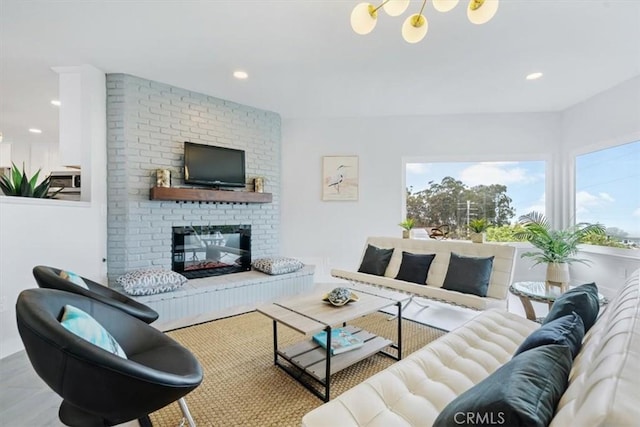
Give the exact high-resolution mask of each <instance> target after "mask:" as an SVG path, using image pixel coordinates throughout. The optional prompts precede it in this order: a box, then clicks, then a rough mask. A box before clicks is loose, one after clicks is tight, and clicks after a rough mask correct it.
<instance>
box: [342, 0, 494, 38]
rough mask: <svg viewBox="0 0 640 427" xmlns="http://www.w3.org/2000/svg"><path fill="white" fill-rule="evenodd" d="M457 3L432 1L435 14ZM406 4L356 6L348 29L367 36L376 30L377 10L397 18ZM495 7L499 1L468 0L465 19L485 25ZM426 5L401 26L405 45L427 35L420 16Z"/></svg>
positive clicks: (393, 0) (388, 1) (392, 0)
mask: <svg viewBox="0 0 640 427" xmlns="http://www.w3.org/2000/svg"><path fill="white" fill-rule="evenodd" d="M459 1H460V0H432V3H433V7H434V9H435V10H437V11H438V12H449V11H450V10H452V9H453V8H454V7H456V6H457V5H458V3H459ZM410 3H411V1H410V0H384V1H382V4H380V5H379V6H374V5H372V4H371V3H359V4H357V5H356V7H354V8H353V11H352V12H351V28H353V31H354V32H356V33H357V34H360V35H366V34H369V33H370V32H371V31H373V29H374V28H375V27H376V24H377V22H378V10H379V9H380V8H383V9H384V11H385V12H386V13H387V14H388V15H390V16H400V15H401V14H403V13H404V12H405V11H406V10H407V8H408V7H409V4H410ZM499 3H500V1H499V0H469V4H468V6H467V18H469V21H471V23H473V24H477V25H481V24H484V23H487V22H489V21H490V20H491V19H492V18H493V17H494V16H495V14H496V12H497V11H498V5H499ZM426 4H427V0H423V1H422V6H421V7H420V11H419V12H418V13H415V14H412V15H411V16H409V17H408V18H407V19H405V21H404V23H403V24H402V37H403V38H404V40H405V41H406V42H407V43H417V42H419V41H420V40H422V39H423V38H424V37H425V36H426V35H427V31H428V29H429V23H428V22H427V18H426V17H425V16H424V14H423V11H424V7H425V5H426Z"/></svg>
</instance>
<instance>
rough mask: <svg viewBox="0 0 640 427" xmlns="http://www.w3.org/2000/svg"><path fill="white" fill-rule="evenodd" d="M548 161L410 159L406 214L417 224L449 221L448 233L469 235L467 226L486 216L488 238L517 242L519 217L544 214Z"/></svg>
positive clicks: (427, 225)
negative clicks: (537, 213)
mask: <svg viewBox="0 0 640 427" xmlns="http://www.w3.org/2000/svg"><path fill="white" fill-rule="evenodd" d="M544 168H545V164H544V162H542V161H528V162H476V163H463V162H452V163H451V162H448V163H408V164H407V168H406V182H407V186H408V188H407V198H406V208H407V217H408V218H413V219H415V220H416V223H417V226H418V227H425V228H428V227H433V226H440V225H444V224H446V225H448V226H449V233H450V237H452V238H458V239H466V238H467V237H468V224H469V222H470V221H471V220H473V219H480V218H484V219H486V220H488V221H489V222H490V223H491V225H492V227H491V229H490V230H489V231H488V240H493V241H513V240H515V239H514V238H513V236H512V234H513V232H514V231H515V230H516V228H517V226H516V221H517V219H518V217H519V216H520V215H524V214H526V213H528V212H531V211H539V212H543V213H544V190H545V174H544Z"/></svg>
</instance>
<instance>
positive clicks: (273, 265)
mask: <svg viewBox="0 0 640 427" xmlns="http://www.w3.org/2000/svg"><path fill="white" fill-rule="evenodd" d="M251 266H252V267H253V268H255V269H256V270H258V271H262V272H263V273H267V274H271V275H274V276H275V275H277V274H287V273H293V272H294V271H298V270H300V269H301V268H302V267H304V264H303V263H302V262H301V261H299V260H297V259H295V258H287V257H281V256H280V257H267V258H259V259H257V260H255V261H253V262H252V263H251Z"/></svg>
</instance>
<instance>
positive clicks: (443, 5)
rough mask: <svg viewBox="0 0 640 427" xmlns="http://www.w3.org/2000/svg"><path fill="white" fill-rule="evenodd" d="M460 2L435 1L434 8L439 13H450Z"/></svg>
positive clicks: (457, 0)
mask: <svg viewBox="0 0 640 427" xmlns="http://www.w3.org/2000/svg"><path fill="white" fill-rule="evenodd" d="M459 1H460V0H433V8H434V9H435V10H437V11H438V12H449V11H450V10H452V9H453V8H454V7H456V6H457V5H458V2H459Z"/></svg>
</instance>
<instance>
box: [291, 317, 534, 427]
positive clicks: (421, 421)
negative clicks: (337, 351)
mask: <svg viewBox="0 0 640 427" xmlns="http://www.w3.org/2000/svg"><path fill="white" fill-rule="evenodd" d="M539 326H540V325H538V324H536V323H535V322H531V321H529V320H526V319H523V318H522V317H519V316H516V315H513V314H510V313H506V312H504V311H500V310H488V311H485V312H483V313H481V314H480V315H479V316H477V317H475V318H474V320H472V321H470V322H467V323H466V324H465V325H464V326H462V327H460V328H458V329H456V330H455V331H453V332H450V333H449V334H447V335H444V336H443V337H441V338H439V339H437V340H436V341H433V342H432V343H430V344H429V345H427V346H425V347H423V348H422V349H420V350H418V351H416V352H414V353H412V354H411V355H409V356H408V357H407V358H405V359H403V360H401V361H400V362H397V363H394V364H393V365H392V366H390V367H389V368H387V369H385V370H384V371H382V372H379V373H378V374H376V375H374V376H372V377H371V378H369V379H367V380H366V381H364V382H363V383H360V384H359V385H357V386H355V387H353V388H351V389H350V390H348V391H346V392H344V393H343V394H341V395H340V396H338V397H337V398H335V399H333V400H332V401H330V402H329V403H326V404H324V405H322V406H320V407H319V408H316V409H314V410H313V411H311V412H309V413H308V414H306V415H305V416H304V418H303V419H302V424H303V426H307V427H312V426H341V427H347V426H371V427H373V426H381V427H382V426H425V425H431V424H432V423H433V421H434V420H435V419H436V417H437V416H438V414H439V413H440V411H442V409H443V408H444V407H445V406H446V405H447V404H449V402H451V401H452V400H453V399H454V398H456V397H457V396H458V395H460V394H462V393H463V392H464V391H466V390H468V389H469V388H471V387H472V386H473V385H475V384H477V383H479V382H480V381H482V380H483V379H484V378H486V377H487V376H489V375H490V374H491V373H493V372H494V371H495V370H496V369H498V368H499V367H500V366H502V365H503V364H504V363H506V362H507V361H509V360H510V359H511V355H512V354H513V353H514V351H515V350H516V348H517V347H518V346H519V345H520V343H521V342H522V341H523V340H524V339H525V338H526V337H527V336H528V335H529V334H530V333H531V332H532V331H534V330H535V329H537V328H538V327H539Z"/></svg>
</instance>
